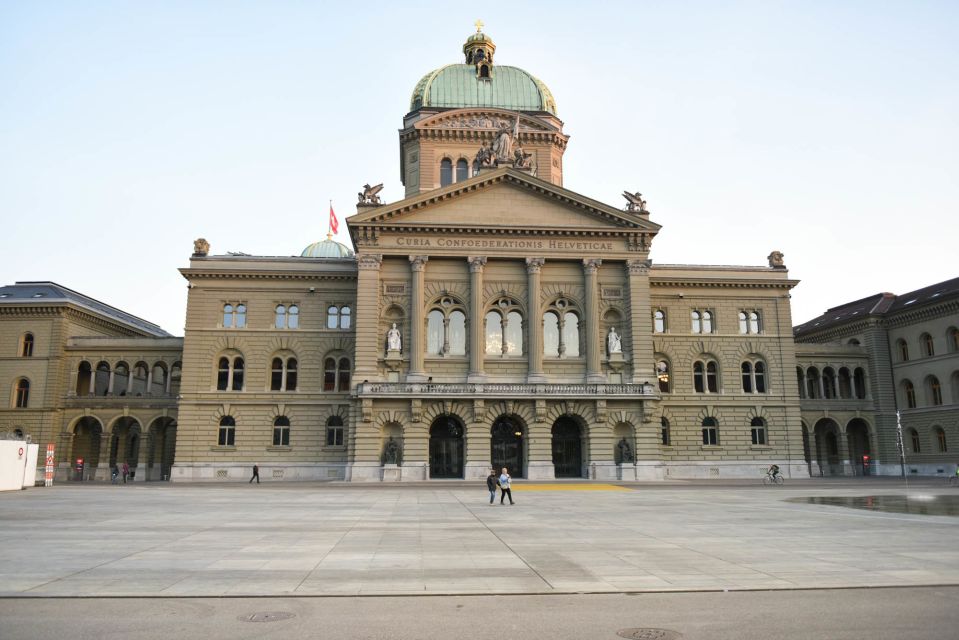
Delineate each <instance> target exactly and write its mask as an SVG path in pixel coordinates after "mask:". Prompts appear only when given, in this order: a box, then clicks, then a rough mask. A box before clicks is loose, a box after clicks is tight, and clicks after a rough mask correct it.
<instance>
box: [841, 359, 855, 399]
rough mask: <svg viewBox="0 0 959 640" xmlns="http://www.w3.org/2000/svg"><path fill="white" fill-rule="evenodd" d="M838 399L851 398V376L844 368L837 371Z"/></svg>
mask: <svg viewBox="0 0 959 640" xmlns="http://www.w3.org/2000/svg"><path fill="white" fill-rule="evenodd" d="M839 397H840V398H842V399H844V400H846V399H849V398H851V397H852V376H851V375H849V369H847V368H846V367H842V368H840V369H839Z"/></svg>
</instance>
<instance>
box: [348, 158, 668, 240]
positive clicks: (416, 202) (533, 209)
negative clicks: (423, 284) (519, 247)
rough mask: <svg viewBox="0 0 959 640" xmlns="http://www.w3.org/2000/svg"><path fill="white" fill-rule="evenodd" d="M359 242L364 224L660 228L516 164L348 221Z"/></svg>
mask: <svg viewBox="0 0 959 640" xmlns="http://www.w3.org/2000/svg"><path fill="white" fill-rule="evenodd" d="M347 224H348V225H349V227H350V233H351V235H353V236H354V237H353V239H354V242H356V241H357V237H356V234H357V231H358V229H359V228H360V227H377V228H379V229H381V230H386V229H388V228H391V227H393V228H402V229H404V230H406V231H407V232H408V231H411V230H413V229H415V228H417V227H421V228H423V229H448V230H450V231H453V230H458V231H468V230H475V231H480V232H489V231H496V232H499V233H510V232H512V233H516V232H531V233H556V232H559V233H562V234H564V235H588V234H595V233H625V234H636V233H641V234H643V235H649V236H651V235H655V234H656V233H657V232H658V231H659V229H660V226H659V225H658V224H656V223H654V222H650V221H649V220H647V219H645V218H643V217H640V216H638V215H636V214H633V213H629V212H626V211H621V210H619V209H616V208H614V207H611V206H609V205H606V204H603V203H601V202H598V201H596V200H592V199H590V198H587V197H585V196H582V195H580V194H577V193H575V192H573V191H569V190H568V189H564V188H562V187H558V186H556V185H554V184H551V183H549V182H546V181H543V180H539V179H537V178H534V177H532V176H529V175H528V174H526V173H524V172H522V171H517V170H515V169H512V168H503V169H497V170H494V171H489V172H485V173H483V174H481V175H479V176H475V177H473V178H470V179H469V180H466V181H464V182H460V183H457V184H455V185H450V186H448V187H444V188H441V189H436V190H433V191H428V192H425V193H420V194H417V195H415V196H411V197H409V198H406V199H405V200H401V201H399V202H396V203H392V204H386V205H383V206H381V207H377V208H375V209H371V210H369V211H363V212H361V213H357V214H356V215H354V216H351V217H350V218H348V219H347Z"/></svg>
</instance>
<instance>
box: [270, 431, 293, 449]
mask: <svg viewBox="0 0 959 640" xmlns="http://www.w3.org/2000/svg"><path fill="white" fill-rule="evenodd" d="M273 446H274V447H288V446H290V428H289V427H273Z"/></svg>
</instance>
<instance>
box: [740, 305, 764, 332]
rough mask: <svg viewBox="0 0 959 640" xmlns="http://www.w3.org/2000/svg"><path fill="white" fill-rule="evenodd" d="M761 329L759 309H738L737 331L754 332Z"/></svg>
mask: <svg viewBox="0 0 959 640" xmlns="http://www.w3.org/2000/svg"><path fill="white" fill-rule="evenodd" d="M761 329H762V323H761V317H760V314H759V311H740V312H739V333H742V334H747V333H756V334H758V333H759V332H760V330H761Z"/></svg>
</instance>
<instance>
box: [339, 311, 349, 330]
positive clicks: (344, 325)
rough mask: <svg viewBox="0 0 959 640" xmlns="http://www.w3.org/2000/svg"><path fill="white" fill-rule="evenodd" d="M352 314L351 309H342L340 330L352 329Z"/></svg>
mask: <svg viewBox="0 0 959 640" xmlns="http://www.w3.org/2000/svg"><path fill="white" fill-rule="evenodd" d="M350 314H351V312H350V308H349V307H345V306H344V307H340V329H349V328H350V317H351V315H350Z"/></svg>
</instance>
